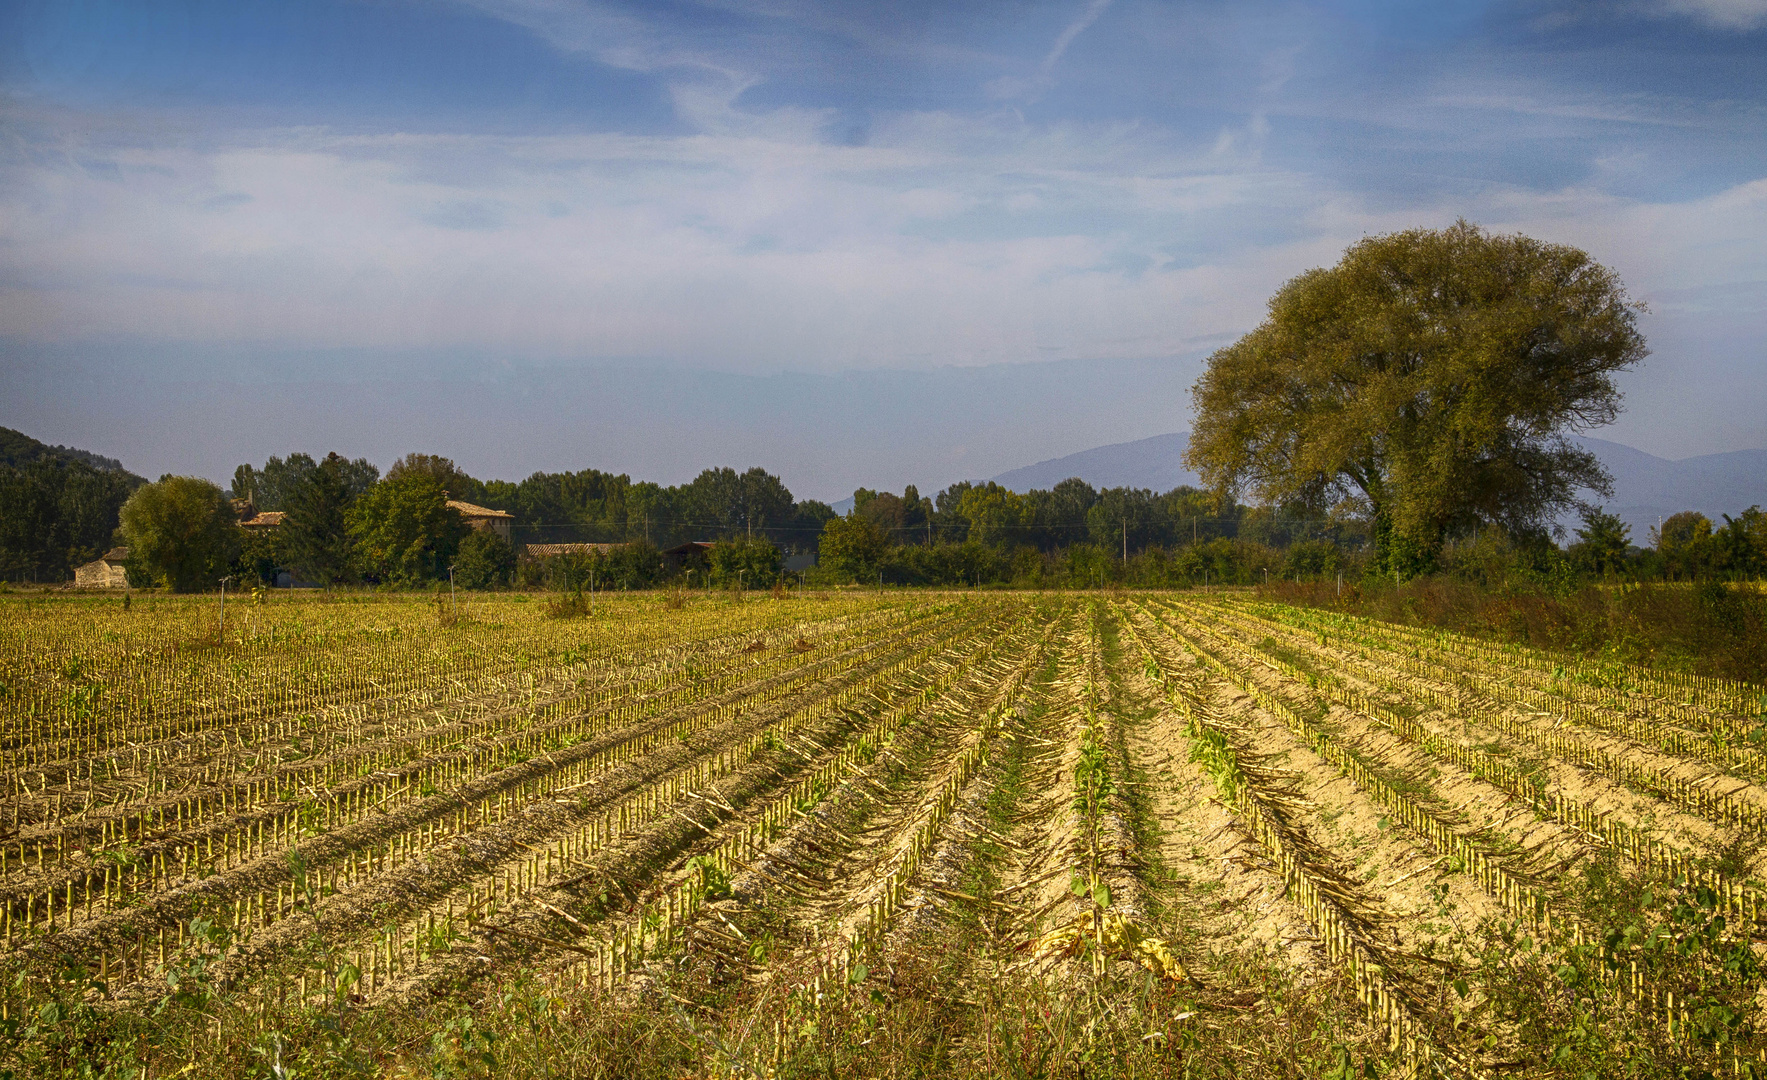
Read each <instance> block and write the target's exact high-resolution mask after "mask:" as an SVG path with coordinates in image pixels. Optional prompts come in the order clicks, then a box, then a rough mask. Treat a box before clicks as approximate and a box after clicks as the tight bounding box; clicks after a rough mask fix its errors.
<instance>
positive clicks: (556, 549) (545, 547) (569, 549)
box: [522, 544, 626, 559]
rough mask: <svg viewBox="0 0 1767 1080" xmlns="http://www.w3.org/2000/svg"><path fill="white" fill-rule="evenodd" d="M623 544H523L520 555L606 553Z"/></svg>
mask: <svg viewBox="0 0 1767 1080" xmlns="http://www.w3.org/2000/svg"><path fill="white" fill-rule="evenodd" d="M625 546H626V545H625V544H524V545H522V557H523V558H527V559H551V558H556V557H558V556H560V555H575V556H578V557H583V556H587V555H608V554H612V553H613V552H615V551H618V550H619V549H620V548H623V547H625Z"/></svg>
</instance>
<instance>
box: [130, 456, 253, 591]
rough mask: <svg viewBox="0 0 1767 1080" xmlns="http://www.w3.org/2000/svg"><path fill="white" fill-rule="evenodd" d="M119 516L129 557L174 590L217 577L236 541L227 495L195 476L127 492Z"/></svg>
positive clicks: (202, 584)
mask: <svg viewBox="0 0 1767 1080" xmlns="http://www.w3.org/2000/svg"><path fill="white" fill-rule="evenodd" d="M120 516H121V518H122V525H121V530H122V534H123V540H124V542H125V543H127V544H128V545H129V557H130V560H131V561H133V562H134V563H135V564H136V565H137V566H140V567H142V568H143V569H145V570H146V571H147V572H148V573H149V574H150V575H151V576H152V577H153V578H154V580H155V581H156V582H158V583H160V584H163V585H165V586H166V587H167V588H170V589H172V590H173V591H175V592H195V591H198V590H201V589H206V588H208V587H209V586H211V585H214V584H216V583H217V582H218V581H220V579H221V577H222V576H223V575H224V574H226V573H227V567H228V563H229V562H231V561H232V559H233V555H234V550H235V547H236V545H237V544H238V541H239V537H238V535H237V534H238V533H239V531H240V530H238V529H237V528H235V527H234V524H233V521H234V518H233V507H232V506H230V505H228V502H227V497H226V495H224V494H223V493H222V491H221V489H220V488H219V487H217V486H215V485H214V484H213V483H211V482H210V481H207V480H203V479H201V478H199V477H195V476H162V477H160V479H159V481H158V482H157V483H153V484H148V485H146V486H145V487H142V488H140V489H138V490H137V491H136V492H135V494H133V495H131V496H129V501H128V502H126V503H124V504H123V509H122V513H121V515H120Z"/></svg>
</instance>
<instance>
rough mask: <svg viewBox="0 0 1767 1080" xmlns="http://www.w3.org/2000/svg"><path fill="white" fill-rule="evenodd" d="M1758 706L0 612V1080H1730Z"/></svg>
mask: <svg viewBox="0 0 1767 1080" xmlns="http://www.w3.org/2000/svg"><path fill="white" fill-rule="evenodd" d="M1763 711H1767V699H1764V698H1763V689H1762V688H1761V687H1759V686H1752V685H1748V684H1742V683H1734V682H1725V681H1721V680H1715V679H1707V678H1699V677H1695V676H1689V675H1680V674H1669V673H1662V672H1656V671H1652V670H1649V669H1645V668H1639V667H1631V666H1625V665H1619V664H1607V665H1602V664H1598V663H1595V662H1590V661H1577V660H1572V659H1568V658H1565V657H1560V656H1555V655H1551V654H1546V653H1541V652H1534V651H1529V650H1526V649H1522V648H1518V647H1509V646H1500V645H1494V644H1491V643H1489V642H1485V641H1478V640H1474V639H1471V638H1463V637H1458V636H1454V635H1450V634H1446V633H1442V632H1436V631H1429V630H1420V629H1414V628H1408V627H1399V626H1395V625H1391V624H1385V623H1379V622H1374V621H1370V620H1363V619H1356V618H1351V617H1347V616H1342V615H1336V614H1332V613H1328V612H1322V611H1317V610H1310V609H1303V608H1296V607H1289V606H1284V605H1280V604H1276V603H1273V602H1269V601H1264V600H1259V599H1257V598H1255V597H1253V596H1251V595H1248V594H1236V595H1227V596H1222V595H1203V594H1200V593H1098V592H1094V593H1090V594H1083V595H1076V594H1054V593H1050V594H1036V593H1004V592H1002V593H992V592H973V591H971V592H951V593H937V592H904V591H898V590H889V591H877V590H870V591H860V592H845V593H821V594H817V593H796V592H790V593H788V592H783V591H782V592H780V593H778V594H774V595H769V594H753V593H751V594H748V595H747V596H741V595H737V594H731V593H703V592H701V593H688V592H681V591H677V592H673V593H669V592H659V593H645V594H629V595H617V594H616V595H614V596H612V597H611V598H608V597H598V598H596V599H595V601H594V602H593V604H592V605H591V604H589V603H588V602H587V601H585V602H584V603H582V604H576V603H561V602H560V601H559V600H558V598H556V597H551V598H549V597H545V596H529V595H523V594H489V595H487V594H475V595H473V596H472V597H471V598H470V600H467V599H466V598H465V596H464V594H463V595H462V597H461V598H459V599H458V600H456V599H451V598H450V597H449V595H448V594H447V593H446V592H445V591H444V592H441V593H438V594H434V595H430V594H403V595H401V594H384V595H383V594H347V593H346V594H338V595H328V594H322V593H317V592H311V593H309V592H298V593H288V592H281V593H271V594H264V595H261V596H260V597H257V598H254V597H252V596H250V595H246V596H239V597H235V596H229V597H228V599H227V602H226V608H225V616H224V619H223V614H222V609H221V606H220V604H219V602H218V598H217V597H216V596H214V595H210V596H207V597H170V596H163V595H141V596H136V597H134V598H132V599H131V600H130V601H129V603H128V605H127V606H125V603H124V601H123V599H122V598H121V597H117V596H104V597H91V596H75V595H65V594H51V593H26V594H14V595H5V596H0V731H3V733H4V754H5V766H6V767H5V771H4V781H3V783H4V788H3V789H0V795H3V796H4V802H3V803H0V837H3V840H0V896H3V898H4V904H5V908H4V913H3V918H4V921H5V928H4V956H5V964H6V967H7V972H6V975H7V978H6V979H5V982H4V1008H5V1021H4V1028H3V1031H0V1035H3V1041H0V1070H10V1073H9V1075H12V1076H17V1077H45V1076H64V1075H65V1076H86V1075H108V1076H151V1077H170V1076H199V1077H211V1076H212V1077H236V1076H247V1075H261V1076H272V1075H275V1076H313V1077H318V1076H348V1075H398V1076H475V1075H483V1076H658V1077H664V1076H668V1077H684V1076H755V1077H763V1076H775V1077H786V1076H915V1075H921V1076H934V1075H938V1076H947V1075H958V1076H964V1075H971V1076H1088V1077H1096V1076H1125V1077H1126V1076H1150V1077H1151V1076H1197V1077H1203V1076H1278V1077H1282V1076H1293V1077H1320V1076H1330V1077H1344V1078H1347V1077H1352V1076H1364V1075H1368V1076H1376V1075H1378V1076H1430V1075H1444V1076H1455V1077H1460V1076H1468V1077H1470V1076H1486V1075H1533V1076H1567V1077H1569V1076H1646V1077H1655V1076H1662V1077H1670V1076H1676V1077H1681V1076H1688V1077H1692V1076H1705V1075H1711V1076H1747V1075H1767V1056H1764V1055H1763V1047H1764V1046H1767V1040H1763V1038H1762V1036H1761V1034H1760V1032H1759V1023H1760V1013H1761V1007H1762V1001H1761V996H1760V990H1761V979H1760V967H1759V958H1760V944H1761V942H1762V941H1763V940H1767V923H1764V921H1763V920H1764V918H1767V917H1764V916H1763V913H1762V911H1761V899H1762V892H1761V887H1760V884H1759V882H1760V880H1761V877H1762V873H1763V860H1764V859H1767V856H1764V855H1763V853H1762V843H1761V839H1762V835H1763V833H1764V832H1767V790H1763V787H1762V781H1763V779H1764V778H1767V747H1764V746H1763V741H1762V734H1761V733H1762V726H1761V725H1762V713H1763Z"/></svg>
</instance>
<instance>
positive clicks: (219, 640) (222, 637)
mask: <svg viewBox="0 0 1767 1080" xmlns="http://www.w3.org/2000/svg"><path fill="white" fill-rule="evenodd" d="M231 580H233V578H232V576H231V575H229V576H228V577H224V578H222V579H221V630H220V632H219V633H217V634H216V635H215V644H217V645H225V644H227V583H228V582H229V581H231Z"/></svg>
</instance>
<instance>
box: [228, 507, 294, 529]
mask: <svg viewBox="0 0 1767 1080" xmlns="http://www.w3.org/2000/svg"><path fill="white" fill-rule="evenodd" d="M287 516H288V515H286V514H284V513H283V512H282V511H280V510H265V511H262V512H259V511H257V510H254V509H252V506H251V504H250V503H247V504H246V508H245V509H244V510H242V511H240V516H239V527H240V528H242V529H275V528H279V527H281V525H282V519H283V518H285V517H287Z"/></svg>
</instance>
